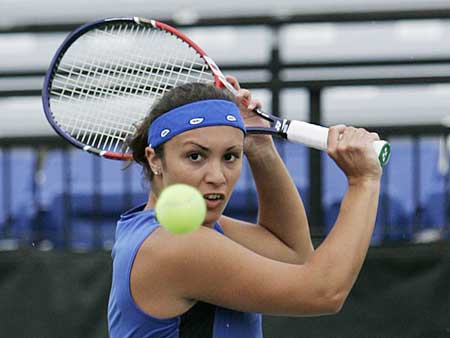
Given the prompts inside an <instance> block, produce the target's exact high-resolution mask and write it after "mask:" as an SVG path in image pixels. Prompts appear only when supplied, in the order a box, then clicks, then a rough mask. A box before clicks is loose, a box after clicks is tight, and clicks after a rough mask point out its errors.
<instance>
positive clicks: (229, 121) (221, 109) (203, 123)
mask: <svg viewBox="0 0 450 338" xmlns="http://www.w3.org/2000/svg"><path fill="white" fill-rule="evenodd" d="M210 126H231V127H235V128H238V129H241V130H242V131H243V132H244V134H245V133H246V129H245V125H244V121H243V120H242V117H241V113H240V112H239V108H238V107H237V106H236V104H234V103H233V102H231V101H228V100H218V99H215V100H202V101H195V102H192V103H188V104H185V105H182V106H179V107H177V108H175V109H172V110H169V111H168V112H167V113H164V114H163V115H161V116H159V117H157V118H156V119H155V120H154V121H153V122H152V123H151V124H150V128H149V131H148V140H147V141H148V144H149V146H150V147H152V148H156V147H158V146H159V145H160V144H162V143H165V142H167V141H168V140H170V139H171V138H173V137H175V136H177V135H179V134H181V133H184V132H185V131H188V130H191V129H196V128H204V127H210Z"/></svg>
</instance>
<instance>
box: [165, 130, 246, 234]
mask: <svg viewBox="0 0 450 338" xmlns="http://www.w3.org/2000/svg"><path fill="white" fill-rule="evenodd" d="M243 144H244V134H243V133H242V131H241V130H239V129H237V128H233V127H229V126H213V127H205V128H198V129H193V130H189V131H187V132H184V133H182V134H180V135H177V136H175V137H174V138H173V139H171V140H169V141H167V142H166V143H165V144H164V158H163V160H162V161H161V162H160V167H161V180H162V186H161V188H164V187H166V186H168V185H171V184H174V183H185V184H189V185H191V186H194V187H196V188H197V189H198V190H199V191H200V192H201V194H202V195H203V197H204V198H205V202H206V206H207V214H206V219H205V222H204V225H209V226H211V225H212V224H214V222H216V221H217V220H218V219H219V217H220V216H221V215H222V212H223V210H224V209H225V206H226V204H227V201H228V199H229V198H230V195H231V192H232V190H233V187H234V185H235V184H236V181H237V180H238V178H239V175H240V172H241V167H242V157H243Z"/></svg>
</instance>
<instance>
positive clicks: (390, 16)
mask: <svg viewBox="0 0 450 338" xmlns="http://www.w3.org/2000/svg"><path fill="white" fill-rule="evenodd" d="M449 13H450V12H449V11H448V9H437V10H424V11H420V12H418V11H393V12H387V11H385V12H358V13H341V14H340V13H336V14H326V15H294V16H289V17H285V18H274V17H254V18H250V17H246V18H220V19H202V20H199V21H198V22H196V23H195V24H189V25H178V26H184V27H186V28H190V27H210V26H226V25H234V26H267V27H270V29H271V30H272V31H273V34H274V36H276V35H277V34H278V32H279V30H280V28H281V27H283V26H284V25H289V24H293V23H320V22H334V23H341V22H369V21H395V20H409V19H414V20H422V19H423V20H425V19H449V18H450V14H449ZM169 23H171V24H174V25H177V23H174V22H170V21H169ZM76 26H77V25H76V24H69V25H65V24H63V25H43V26H22V27H20V26H17V27H13V28H3V29H0V33H14V32H29V31H33V32H65V31H68V30H72V29H73V28H75V27H76ZM423 65H450V57H449V58H445V57H439V58H429V57H427V58H414V59H409V58H404V59H391V60H388V59H385V60H377V59H373V60H352V61H335V62H328V61H327V62H309V63H308V62H306V63H298V62H295V63H286V62H283V60H282V59H281V58H280V46H279V45H278V43H277V41H276V40H275V42H274V43H273V44H272V50H271V55H270V59H269V61H268V62H267V63H262V64H226V65H223V66H222V69H223V70H224V71H225V72H233V71H265V72H267V73H268V74H270V77H269V79H268V80H267V81H257V82H256V81H246V82H244V83H243V84H242V85H243V86H246V87H248V88H253V89H260V88H264V89H269V90H270V92H271V110H272V111H273V112H275V113H277V112H280V101H281V97H280V93H281V91H282V90H283V89H287V88H304V89H306V90H307V92H308V96H309V101H310V109H309V116H308V120H309V121H310V122H312V123H317V124H321V123H322V121H323V119H322V117H323V113H322V110H323V109H322V107H323V92H324V90H325V89H327V88H330V87H335V86H367V85H376V86H391V85H400V84H401V85H418V84H437V83H450V74H441V73H438V72H434V73H433V72H431V73H427V74H426V75H423V74H421V73H420V72H415V71H414V69H415V67H416V66H423ZM385 66H393V67H401V66H409V67H411V73H410V74H408V75H402V76H400V75H395V74H394V75H392V76H390V77H388V78H387V77H379V76H370V75H369V76H365V75H363V74H362V75H361V76H353V77H351V78H348V77H346V78H327V77H326V76H325V77H322V78H320V79H314V80H304V79H301V78H295V77H294V78H293V79H291V78H288V77H286V76H285V72H286V71H293V70H305V69H323V68H339V69H356V67H364V68H365V69H371V68H374V67H385ZM44 73H45V70H27V71H11V72H3V73H0V79H1V78H18V77H26V76H31V77H43V75H44ZM40 94H41V91H40V88H26V89H15V90H13V89H11V90H1V91H0V97H9V96H39V95H40ZM4 113H5V112H4ZM6 113H7V112H6ZM370 129H371V130H373V131H377V132H378V133H379V134H380V135H381V136H382V137H383V138H386V139H392V138H395V137H398V136H401V137H408V138H411V139H413V140H414V141H413V146H412V147H411V151H413V152H414V165H413V166H411V170H412V182H411V184H412V186H413V192H414V196H416V197H413V198H415V200H414V207H413V208H414V210H415V213H414V220H413V222H412V223H413V227H414V228H415V229H416V230H419V228H420V226H421V225H420V222H421V216H420V215H421V210H422V208H423V206H422V205H421V204H422V202H421V200H420V195H421V189H422V188H423V186H422V185H421V183H420V182H417V179H418V178H419V177H421V173H420V170H421V169H420V168H421V165H420V163H421V161H423V159H421V158H420V153H421V152H420V149H419V148H420V146H419V143H420V139H421V138H423V137H425V136H434V137H436V138H438V137H447V136H448V135H449V128H447V127H445V126H441V125H405V126H389V127H388V126H372V127H371V128H370ZM23 146H31V147H32V148H33V149H35V151H36V154H37V155H36V161H35V166H36V167H35V169H34V171H33V172H34V173H35V175H34V177H33V178H32V179H33V184H32V186H33V187H34V188H33V189H34V190H33V196H32V199H33V201H34V204H35V206H37V210H38V213H37V215H40V210H39V209H40V208H41V206H40V205H39V204H40V202H39V198H38V197H37V196H39V194H40V188H39V179H40V178H39V174H38V173H39V172H40V171H39V166H40V165H41V162H42V158H43V157H42V156H43V154H45V153H46V151H47V150H48V149H54V148H60V147H66V145H65V143H63V142H62V141H61V140H59V139H57V138H55V137H36V138H27V137H11V138H0V147H1V149H2V152H3V154H4V155H3V162H2V166H3V170H2V175H3V184H2V186H1V189H0V190H1V191H0V194H2V196H3V209H4V210H6V211H5V214H6V217H5V218H4V226H3V237H4V238H6V237H8V236H9V235H10V234H11V232H12V229H11V225H12V220H11V217H9V216H8V215H10V213H8V210H10V209H11V202H10V201H11V192H12V190H13V188H14V185H15V182H14V181H13V180H12V179H11V173H12V172H13V171H14V168H13V167H11V164H10V162H9V159H8V157H9V156H10V155H9V154H11V153H12V152H13V151H14V149H15V148H16V147H23ZM44 149H45V150H44ZM392 156H396V154H395V152H394V153H393V155H392ZM66 161H67V162H69V161H70V159H69V157H67V158H66ZM307 161H308V170H307V171H308V172H309V174H308V175H309V176H308V182H309V183H308V191H309V193H308V196H305V197H306V198H305V199H306V200H307V201H308V208H309V218H310V223H311V225H312V229H313V234H314V236H317V237H321V236H323V235H324V226H323V225H324V216H325V213H326V211H325V210H324V208H325V207H326V205H324V204H325V203H324V195H323V191H324V181H323V179H324V176H323V175H317V174H316V173H323V171H324V168H323V166H324V160H323V156H322V155H321V153H320V152H318V151H315V150H309V154H308V156H307ZM66 169H67V172H66V173H65V174H63V176H64V175H66V176H64V177H65V178H64V180H67V182H69V181H70V175H71V173H70V170H69V169H70V165H69V164H68V166H67V167H66ZM93 170H94V174H96V175H98V173H99V168H98V167H96V168H94V169H93ZM36 173H37V174H36ZM128 179H131V178H128ZM389 179H390V174H389V170H386V171H385V174H384V178H383V184H384V185H386V186H388V185H389ZM98 181H99V177H97V180H94V182H98ZM386 182H387V183H386ZM443 182H444V183H443V187H442V189H443V191H446V190H447V187H448V185H447V183H448V174H447V175H446V176H444V178H443ZM124 185H125V186H126V184H125V183H124ZM299 188H300V187H299ZM93 189H94V196H97V197H98V196H100V194H101V192H100V191H99V189H98V187H96V186H94V187H93ZM61 193H63V195H64V201H65V202H64V205H65V210H66V216H67V218H68V220H66V222H67V224H66V223H65V225H64V226H65V230H64V232H63V233H64V235H63V237H64V238H63V243H66V244H67V243H68V242H69V241H70V238H69V237H70V232H71V230H70V222H71V221H70V220H69V218H70V212H69V213H67V210H69V209H70V204H71V200H70V198H71V197H70V195H71V192H70V189H68V190H64V191H62V192H61ZM124 194H125V196H128V197H125V200H128V201H131V197H130V196H131V194H132V192H127V191H125V192H124ZM444 196H447V194H444ZM445 198H447V197H445ZM98 200H99V198H94V204H95V203H98ZM96 201H97V202H96ZM382 202H383V203H387V202H385V201H382ZM444 202H445V204H444V205H445V206H446V205H447V201H446V200H445V201H444ZM128 204H129V203H128ZM94 206H95V205H94ZM97 207H98V205H97ZM385 208H386V209H389V206H388V204H386V205H385ZM94 209H95V210H97V209H98V208H94ZM443 210H445V208H444V209H443ZM100 216H101V213H100V212H99V211H96V212H94V214H93V217H94V218H98V217H100ZM38 217H40V216H38ZM443 219H444V220H445V224H443V225H442V226H443V229H444V233H447V234H448V232H449V230H448V220H447V219H448V217H447V215H446V214H445V215H444V217H443ZM36 222H37V223H36V224H39V223H40V222H42V220H39V219H38V220H37V221H36ZM389 226H390V225H389V224H386V226H385V229H384V230H385V232H387V231H388V230H389V229H388V228H389ZM40 236H41V235H40V234H39V231H38V230H36V231H35V233H34V234H33V235H32V237H36V238H37V239H39V237H40ZM100 237H101V236H100V234H99V233H97V232H96V235H95V240H94V241H95V246H99V245H100V239H99V238H100ZM444 237H445V236H444ZM33 240H34V238H33ZM25 242H27V241H25ZM28 242H30V241H28Z"/></svg>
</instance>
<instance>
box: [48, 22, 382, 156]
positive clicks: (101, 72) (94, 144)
mask: <svg viewBox="0 0 450 338" xmlns="http://www.w3.org/2000/svg"><path fill="white" fill-rule="evenodd" d="M211 81H213V82H214V84H215V85H216V86H219V87H225V88H227V89H228V90H230V91H231V92H232V93H233V94H235V95H236V94H237V90H236V89H235V88H234V87H233V86H232V85H231V84H230V83H229V82H228V81H227V80H226V78H225V76H224V75H223V73H222V72H221V71H220V69H219V67H218V66H217V65H216V64H215V62H214V61H213V60H212V59H211V58H210V57H208V56H207V54H206V53H205V52H204V51H203V50H202V49H201V48H200V47H199V46H198V45H197V44H195V43H194V42H193V41H192V40H190V39H189V38H188V37H187V36H185V35H184V34H183V33H181V32H179V31H178V30H176V29H175V28H173V27H171V26H169V25H166V24H164V23H162V22H158V21H155V20H147V19H143V18H138V17H126V18H109V19H103V20H99V21H95V22H93V23H89V24H86V25H84V26H81V27H79V28H78V29H76V30H75V31H73V32H72V33H70V34H69V35H68V36H67V38H66V39H65V40H64V42H63V43H62V45H61V46H60V47H59V49H58V50H57V52H56V54H55V56H54V57H53V60H52V61H51V63H50V67H49V69H48V72H47V74H46V77H45V82H44V87H43V95H42V98H43V106H44V111H45V115H46V117H47V119H48V121H49V122H50V124H51V126H52V127H53V128H54V129H55V131H56V132H57V133H58V134H59V135H61V136H62V137H64V138H65V139H67V140H68V141H69V142H71V143H72V144H73V145H74V146H76V147H78V148H80V149H83V150H85V151H88V152H90V153H93V154H96V155H99V156H102V157H106V158H110V159H123V160H127V159H130V158H131V157H132V155H131V153H130V150H129V149H128V148H127V146H126V140H127V139H128V138H129V137H130V136H131V135H133V133H134V131H135V125H136V123H137V122H139V121H141V120H142V119H143V118H144V117H145V116H146V115H147V113H148V111H149V109H150V107H151V106H152V104H153V102H154V101H155V100H156V99H158V98H159V97H160V96H162V95H163V94H164V93H165V92H166V91H168V90H170V89H171V88H173V87H176V86H179V85H181V84H184V83H188V82H211ZM255 113H256V114H258V115H260V116H262V117H263V118H265V119H266V120H268V121H270V127H268V128H262V127H254V128H248V132H249V133H265V134H272V135H276V136H279V137H282V138H286V139H288V140H289V141H292V142H296V143H302V144H304V145H306V146H308V147H312V148H315V149H319V150H326V149H327V137H328V128H325V127H322V126H318V125H314V124H310V123H306V122H302V121H295V120H288V119H282V118H278V117H276V116H273V115H271V114H267V113H265V112H263V111H262V110H260V109H255ZM373 146H374V149H375V151H376V153H377V154H378V158H379V160H380V163H381V165H385V164H386V163H387V162H388V161H389V157H390V146H389V143H387V142H386V141H375V142H373Z"/></svg>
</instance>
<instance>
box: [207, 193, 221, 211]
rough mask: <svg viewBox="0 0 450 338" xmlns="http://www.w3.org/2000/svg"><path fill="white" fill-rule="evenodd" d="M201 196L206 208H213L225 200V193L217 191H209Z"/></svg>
mask: <svg viewBox="0 0 450 338" xmlns="http://www.w3.org/2000/svg"><path fill="white" fill-rule="evenodd" d="M203 198H204V199H205V202H206V207H207V208H208V209H215V208H217V207H219V206H220V205H221V204H222V203H223V201H224V200H225V195H224V194H219V193H210V194H204V195H203Z"/></svg>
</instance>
